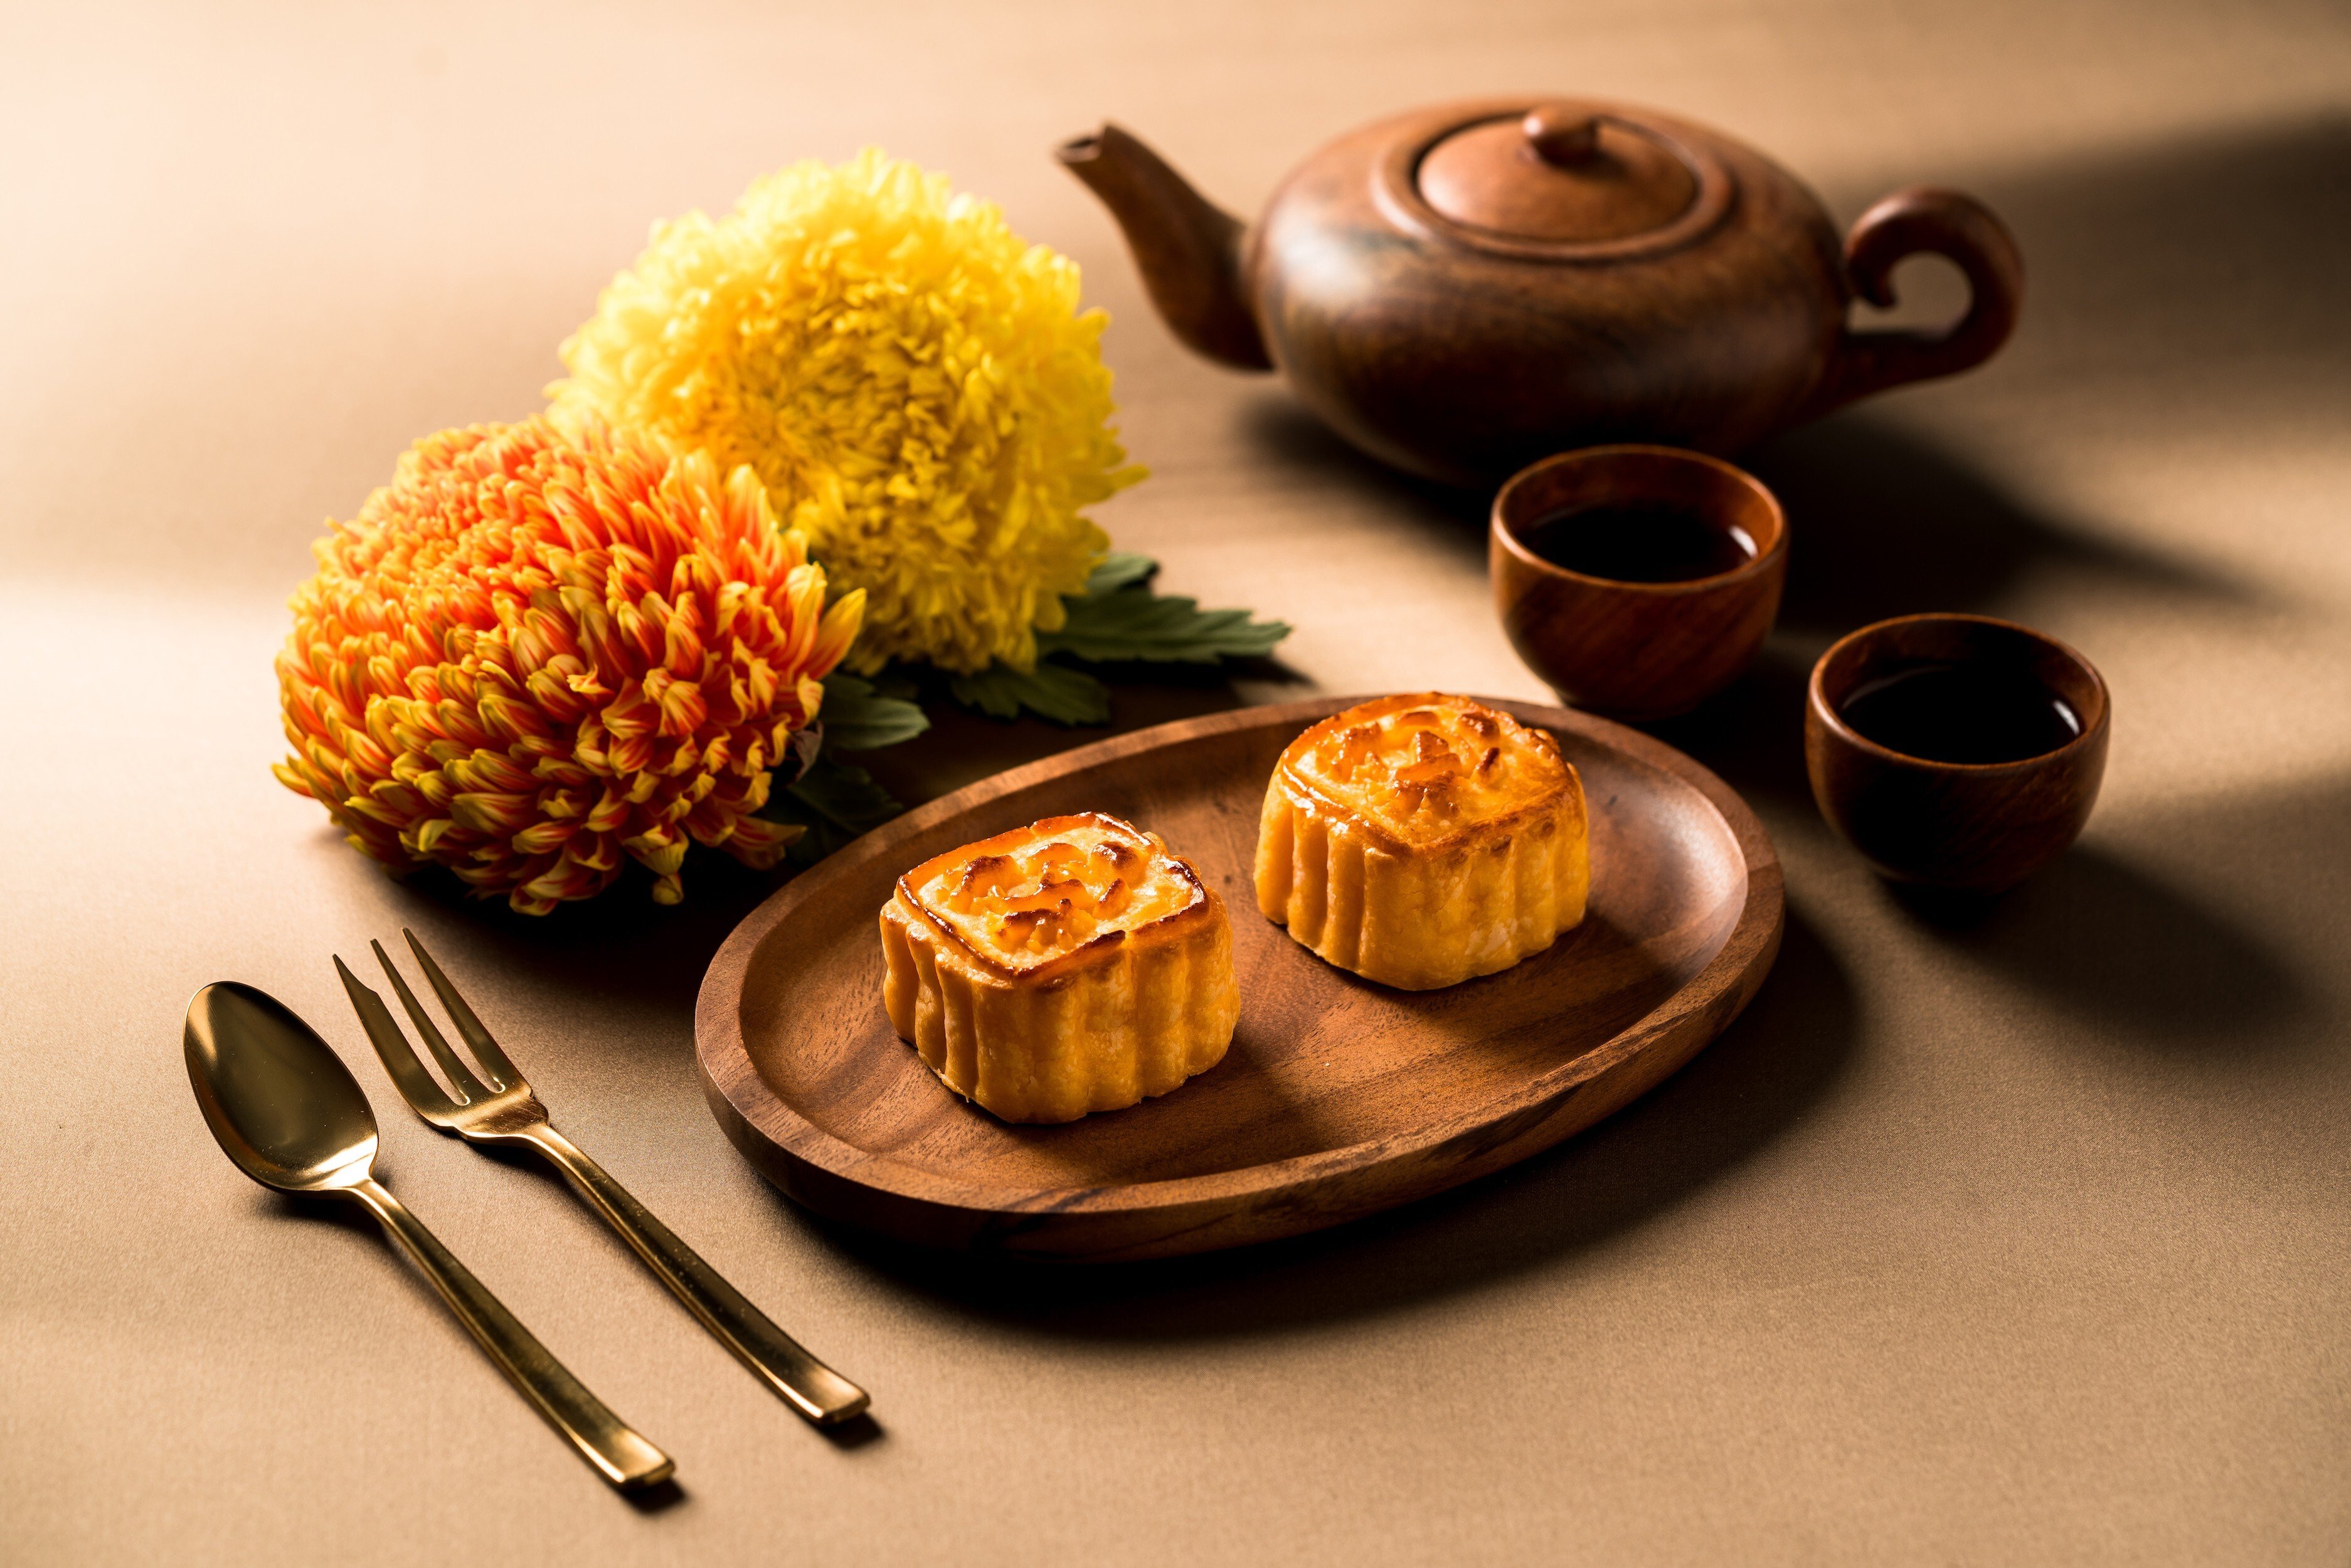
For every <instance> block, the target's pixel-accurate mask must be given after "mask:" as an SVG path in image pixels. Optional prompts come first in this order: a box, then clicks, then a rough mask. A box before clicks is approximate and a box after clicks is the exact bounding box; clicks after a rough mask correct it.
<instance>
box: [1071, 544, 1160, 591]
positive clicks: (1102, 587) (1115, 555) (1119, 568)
mask: <svg viewBox="0 0 2351 1568" xmlns="http://www.w3.org/2000/svg"><path fill="white" fill-rule="evenodd" d="M1158 570H1159V563H1158V562H1157V561H1155V560H1154V559H1151V558H1150V557H1149V556H1147V555H1142V554H1138V553H1137V552H1136V551H1134V550H1131V549H1114V550H1113V551H1111V552H1110V554H1108V555H1106V556H1104V557H1102V564H1101V565H1100V566H1098V567H1096V568H1094V573H1093V575H1092V577H1089V578H1088V579H1086V591H1087V592H1088V593H1090V594H1092V593H1116V592H1117V591H1119V590H1120V589H1122V588H1132V587H1134V585H1135V584H1137V583H1140V582H1148V581H1150V580H1151V578H1152V576H1153V574H1154V573H1155V572H1157V571H1158Z"/></svg>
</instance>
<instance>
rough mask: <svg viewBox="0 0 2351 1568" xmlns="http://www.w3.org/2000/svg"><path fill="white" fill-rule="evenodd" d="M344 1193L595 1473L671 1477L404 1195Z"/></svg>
mask: <svg viewBox="0 0 2351 1568" xmlns="http://www.w3.org/2000/svg"><path fill="white" fill-rule="evenodd" d="M344 1190H346V1191H348V1192H349V1193H350V1195H351V1196H352V1197H355V1198H357V1199H358V1200H359V1201H360V1203H362V1204H364V1205H365V1206H366V1207H367V1209H368V1211H369V1212H370V1213H371V1214H373V1215H374V1216H375V1217H376V1219H377V1221H378V1222H379V1223H380V1224H381V1225H382V1227H383V1229H384V1234H385V1235H387V1236H389V1237H391V1238H392V1240H393V1241H394V1242H395V1243H396V1244H398V1246H399V1248H400V1249H401V1250H402V1251H403V1252H405V1253H407V1254H408V1258H409V1261H411V1262H413V1263H414V1264H415V1265H416V1267H417V1268H418V1269H419V1270H422V1271H423V1275H424V1277H425V1278H426V1279H428V1280H430V1281H433V1285H434V1289H435V1290H437V1291H440V1292H441V1299H442V1300H443V1301H447V1302H448V1303H449V1310H450V1311H451V1312H455V1313H456V1314H457V1321H458V1322H462V1323H464V1324H465V1327H466V1328H467V1329H469V1330H471V1331H472V1333H473V1335H474V1338H475V1339H476V1340H478V1341H479V1342H481V1346H482V1348H483V1349H484V1350H486V1351H487V1352H489V1353H490V1359H491V1360H492V1361H495V1362H496V1363H497V1364H498V1370H499V1371H501V1372H503V1373H505V1374H506V1375H507V1377H508V1378H509V1379H510V1380H511V1381H512V1382H513V1384H514V1385H515V1386H516V1387H517V1388H519V1389H520V1390H522V1394H523V1397H524V1398H526V1399H528V1400H529V1401H530V1402H531V1403H532V1404H533V1405H535V1406H538V1413H539V1414H540V1415H542V1416H546V1417H547V1420H548V1424H549V1425H550V1426H552V1427H554V1428H555V1429H556V1430H557V1431H559V1432H560V1433H562V1434H563V1435H564V1436H565V1437H569V1439H570V1440H571V1445H572V1447H574V1448H578V1449H579V1450H580V1455H581V1457H583V1458H586V1459H587V1461H588V1462H589V1463H590V1465H593V1466H594V1467H595V1468H596V1473H597V1474H599V1475H601V1476H602V1477H603V1478H604V1479H606V1480H608V1481H610V1482H611V1483H612V1484H613V1485H614V1486H616V1487H619V1488H621V1489H622V1490H634V1489H636V1488H639V1487H649V1486H654V1485H657V1484H659V1483H660V1482H662V1481H665V1480H667V1479H669V1477H670V1472H671V1471H672V1470H673V1469H674V1468H675V1467H674V1464H673V1463H672V1461H671V1459H670V1457H669V1456H668V1455H667V1454H664V1453H663V1452H662V1451H661V1450H660V1449H659V1448H654V1447H653V1445H652V1444H651V1443H648V1442H646V1441H645V1440H644V1438H643V1437H639V1436H638V1435H637V1434H636V1432H634V1431H633V1430H632V1429H631V1428H630V1427H628V1425H627V1424H626V1423H624V1422H623V1421H622V1419H621V1418H620V1417H619V1416H615V1415H613V1414H612V1413H611V1411H610V1410H608V1409H606V1408H605V1407H604V1402H603V1401H602V1400H601V1399H599V1398H597V1397H596V1396H594V1395H593V1394H590V1393H589V1392H588V1390H587V1389H586V1388H585V1387H584V1386H583V1385H581V1384H580V1380H579V1379H578V1378H576V1377H574V1376H572V1375H571V1374H570V1373H569V1371H568V1370H566V1369H565V1367H564V1365H563V1364H562V1363H561V1362H559V1361H558V1360H556V1359H555V1357H554V1356H552V1355H550V1354H548V1350H547V1347H546V1346H545V1345H543V1344H541V1343H538V1339H537V1338H536V1337H534V1336H533V1335H532V1333H531V1332H530V1331H529V1330H528V1329H527V1328H525V1327H523V1326H522V1324H521V1323H519V1322H516V1321H515V1315H514V1314H513V1313H512V1312H508V1311H507V1309H506V1307H505V1306H504V1304H503V1303H501V1302H500V1301H498V1299H497V1298H496V1296H494V1295H492V1294H490V1292H489V1290H488V1289H487V1287H486V1286H485V1285H483V1283H482V1282H481V1281H479V1280H476V1279H475V1278H474V1275H473V1271H472V1270H469V1269H467V1268H466V1267H465V1265H464V1264H463V1263H460V1262H458V1261H457V1260H456V1257H455V1255H454V1254H453V1253H451V1252H450V1250H449V1249H447V1248H446V1247H444V1246H442V1245H441V1241H440V1239H439V1238H438V1237H436V1236H434V1234H433V1232H431V1231H430V1230H427V1229H425V1228H424V1224H423V1221H422V1220H420V1219H418V1218H416V1216H414V1215H413V1214H411V1213H409V1212H408V1209H407V1207H406V1206H405V1205H403V1204H402V1202H401V1201H400V1199H398V1198H396V1197H392V1194H391V1192H390V1191H389V1190H387V1189H386V1188H385V1187H384V1186H382V1185H381V1184H380V1183H378V1182H376V1181H375V1180H373V1179H372V1178H368V1179H363V1180H361V1181H360V1182H359V1183H358V1184H357V1185H356V1186H350V1187H348V1188H345V1189H344Z"/></svg>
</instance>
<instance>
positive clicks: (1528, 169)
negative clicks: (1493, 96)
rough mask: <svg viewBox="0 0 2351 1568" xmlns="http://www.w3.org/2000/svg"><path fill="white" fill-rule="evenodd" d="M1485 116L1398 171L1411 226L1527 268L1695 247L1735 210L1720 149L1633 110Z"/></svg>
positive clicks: (1512, 111) (1562, 107)
mask: <svg viewBox="0 0 2351 1568" xmlns="http://www.w3.org/2000/svg"><path fill="white" fill-rule="evenodd" d="M1479 107H1480V108H1481V109H1483V110H1484V112H1481V113H1479V114H1478V115H1476V117H1475V118H1472V119H1470V120H1467V121H1466V122H1463V121H1456V122H1455V123H1453V124H1452V125H1450V126H1447V128H1445V129H1444V130H1442V131H1439V132H1438V133H1437V135H1435V136H1434V138H1432V139H1429V140H1426V141H1421V142H1420V143H1419V145H1418V146H1416V147H1415V148H1413V149H1412V150H1411V152H1410V153H1409V155H1408V156H1409V164H1408V166H1407V167H1399V168H1396V169H1395V170H1393V171H1392V173H1393V174H1394V175H1401V176H1402V178H1400V179H1391V180H1390V181H1389V182H1388V184H1389V193H1390V194H1391V196H1392V199H1396V200H1397V201H1398V204H1399V205H1400V206H1401V207H1403V208H1404V209H1405V212H1404V213H1402V214H1399V215H1405V216H1408V217H1410V218H1412V219H1414V220H1417V221H1415V222H1414V223H1413V225H1412V226H1414V227H1416V228H1421V229H1423V230H1425V231H1427V232H1430V233H1433V234H1437V235H1443V236H1444V237H1446V238H1448V239H1452V240H1455V241H1457V242H1459V243H1463V244H1467V245H1470V246H1476V247H1477V248H1479V249H1481V250H1489V251H1496V252H1499V253H1502V254H1505V255H1510V256H1520V257H1522V258H1525V259H1540V260H1562V261H1598V260H1614V259H1620V258H1626V257H1630V256H1639V255H1646V254H1648V253H1651V252H1653V251H1657V250H1665V249H1671V248H1673V247H1674V246H1678V245H1680V244H1683V243H1685V242H1686V241H1687V240H1690V239H1694V238H1696V237H1697V236H1698V235H1700V234H1703V233H1704V232H1706V231H1707V230H1708V229H1710V228H1712V227H1713V226H1714V224H1715V222H1716V220H1717V219H1719V218H1720V217H1721V216H1722V214H1723V213H1724V212H1725V211H1726V210H1727V209H1728V208H1729V201H1730V179H1729V173H1728V172H1727V171H1726V170H1725V169H1724V168H1723V166H1722V164H1721V162H1719V160H1718V159H1716V158H1715V157H1714V156H1713V155H1712V153H1711V152H1710V151H1709V150H1708V149H1705V148H1703V147H1700V146H1696V145H1693V144H1692V143H1691V142H1689V141H1687V140H1686V139H1684V138H1683V137H1681V136H1677V135H1676V134H1674V132H1673V131H1671V130H1669V129H1667V127H1666V126H1663V125H1660V124H1657V123H1655V122H1653V121H1650V120H1646V119H1645V118H1643V117H1640V116H1637V115H1635V114H1634V113H1631V112H1629V111H1626V110H1622V109H1618V108H1616V107H1614V106H1612V105H1604V104H1599V103H1592V102H1586V101H1581V100H1576V99H1552V100H1549V101H1544V102H1540V103H1536V104H1534V105H1533V106H1532V107H1531V108H1526V107H1521V106H1519V105H1511V106H1508V107H1505V106H1500V105H1492V104H1489V105H1484V106H1479ZM1403 151H1404V150H1403V149H1401V148H1399V149H1398V152H1403Z"/></svg>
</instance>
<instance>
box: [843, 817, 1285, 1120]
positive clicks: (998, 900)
mask: <svg viewBox="0 0 2351 1568" xmlns="http://www.w3.org/2000/svg"><path fill="white" fill-rule="evenodd" d="M882 953H883V960H884V962H885V964H886V965H887V971H886V973H885V974H884V976H883V981H882V996H883V1005H884V1006H886V1007H887V1008H888V1009H889V1010H890V1023H891V1026H892V1027H893V1028H894V1029H895V1030H897V1031H898V1033H899V1035H900V1036H901V1037H902V1038H903V1039H905V1040H910V1041H912V1042H913V1043H914V1049H915V1050H916V1051H920V1052H921V1053H922V1057H923V1061H925V1062H926V1063H928V1064H929V1066H930V1069H931V1071H934V1072H935V1073H937V1074H938V1075H939V1080H940V1082H944V1083H945V1084H946V1086H947V1087H948V1088H950V1089H952V1090H954V1091H955V1092H956V1093H958V1094H961V1095H963V1096H965V1097H966V1098H967V1099H971V1100H976V1101H977V1102H978V1103H980V1104H982V1105H984V1106H986V1107H987V1109H988V1110H990V1111H992V1112H994V1113H996V1114H997V1115H998V1116H1001V1117H1003V1118H1004V1119H1005V1120H1006V1121H1008V1122H1071V1121H1075V1120H1076V1119H1077V1118H1079V1117H1080V1116H1082V1115H1085V1114H1086V1113H1089V1112H1092V1111H1115V1110H1118V1109H1120V1108H1121V1107H1123V1106H1127V1105H1132V1104H1134V1103H1136V1102H1138V1101H1140V1100H1142V1099H1144V1097H1145V1096H1148V1095H1152V1094H1165V1092H1167V1091H1169V1090H1170V1089H1173V1088H1175V1086H1176V1085H1177V1084H1179V1083H1181V1082H1184V1081H1185V1080H1186V1079H1187V1078H1189V1077H1191V1076H1192V1075H1193V1074H1195V1073H1197V1072H1206V1071H1207V1070H1208V1069H1209V1068H1211V1067H1214V1066H1215V1065H1216V1064H1217V1061H1220V1060H1221V1059H1222V1058H1223V1056H1224V1054H1225V1048H1226V1047H1227V1046H1228V1045H1229V1044H1230V1043H1231V1042H1232V1038H1233V1024H1234V1022H1235V1020H1236V1019H1238V1017H1239V1014H1240V991H1239V988H1238V987H1237V986H1236V985H1235V984H1234V983H1233V931H1232V925H1231V923H1230V922H1229V921H1228V919H1227V918H1226V916H1225V904H1224V901H1223V900H1222V899H1220V898H1218V897H1217V893H1216V890H1215V889H1214V888H1212V887H1210V886H1208V885H1207V883H1204V882H1202V881H1201V880H1200V877H1199V874H1198V873H1196V872H1195V871H1194V870H1193V869H1192V867H1191V865H1190V864H1189V863H1188V862H1186V861H1185V859H1184V858H1183V857H1182V856H1181V855H1177V854H1174V853H1171V852H1169V850H1168V848H1167V846H1166V845H1165V843H1163V842H1161V841H1160V840H1159V839H1158V837H1157V836H1156V835H1155V834H1152V833H1146V832H1144V831H1142V830H1140V829H1138V828H1135V827H1134V826H1133V825H1131V824H1129V823H1126V822H1123V821H1119V820H1118V819H1117V818H1116V817H1111V816H1105V815H1103V814H1102V813H1101V812H1099V811H1090V812H1087V813H1085V814H1084V815H1082V816H1075V817H1048V818H1046V819H1045V820H1044V821H1041V822H1032V823H1031V824H1029V826H1028V827H1025V828H1015V829H1014V830H1013V831H1010V832H1008V833H998V834H997V835H996V837H994V838H992V839H982V840H981V841H979V842H977V843H976V844H966V845H964V846H963V847H962V848H961V849H957V850H949V851H948V852H946V854H943V855H940V856H938V857H937V858H935V859H933V860H928V861H925V862H923V863H922V864H921V865H918V866H916V867H915V868H914V870H912V871H910V872H908V873H906V874H905V875H904V876H902V877H900V878H899V879H898V890H897V892H896V893H895V894H893V895H892V897H891V899H890V902H889V903H888V904H884V905H883V908H882Z"/></svg>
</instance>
